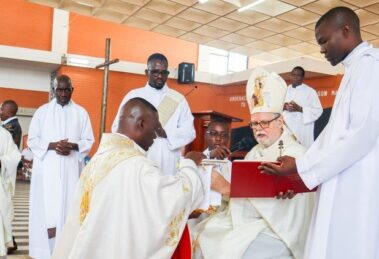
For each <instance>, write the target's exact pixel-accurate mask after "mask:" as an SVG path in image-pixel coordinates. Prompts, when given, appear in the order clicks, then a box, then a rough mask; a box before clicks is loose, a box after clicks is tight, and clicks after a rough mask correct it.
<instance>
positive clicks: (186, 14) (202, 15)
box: [178, 8, 218, 24]
mask: <svg viewBox="0 0 379 259" xmlns="http://www.w3.org/2000/svg"><path fill="white" fill-rule="evenodd" d="M178 17H180V18H183V19H186V20H189V21H193V22H198V23H202V24H205V23H209V22H210V21H212V20H214V19H216V18H217V17H218V16H217V15H215V14H211V13H207V12H204V11H202V10H198V9H195V8H189V9H186V10H184V11H183V12H181V13H180V14H178Z"/></svg>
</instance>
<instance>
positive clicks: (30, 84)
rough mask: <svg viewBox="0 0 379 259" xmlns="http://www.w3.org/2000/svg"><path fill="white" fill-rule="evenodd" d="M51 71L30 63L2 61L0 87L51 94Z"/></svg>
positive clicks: (0, 62) (0, 65) (0, 64)
mask: <svg viewBox="0 0 379 259" xmlns="http://www.w3.org/2000/svg"><path fill="white" fill-rule="evenodd" d="M50 70H51V69H47V68H41V67H37V66H35V65H33V64H32V63H29V62H22V63H21V62H13V61H12V60H5V59H2V60H0V87H7V88H14V89H23V90H33V91H43V92H49V88H50V73H51V72H50Z"/></svg>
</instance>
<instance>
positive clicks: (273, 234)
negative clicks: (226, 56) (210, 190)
mask: <svg viewBox="0 0 379 259" xmlns="http://www.w3.org/2000/svg"><path fill="white" fill-rule="evenodd" d="M285 94H286V84H285V82H284V80H283V79H282V78H281V77H280V76H278V75H276V74H274V73H268V72H266V71H264V70H263V69H260V68H257V69H255V70H254V71H253V73H252V75H251V76H250V78H249V81H248V84H247V87H246V98H247V101H248V104H249V109H250V114H251V127H252V130H253V133H254V137H255V139H256V140H257V142H258V144H257V145H256V146H255V147H254V148H253V149H252V150H251V151H250V152H249V153H248V154H247V155H246V157H245V160H251V161H275V160H276V158H277V157H279V156H280V155H281V154H282V153H283V154H288V155H292V156H299V155H301V154H303V153H304V151H305V149H304V147H303V146H301V145H300V144H299V143H298V142H297V141H296V139H295V138H294V136H293V135H292V134H290V133H289V132H288V130H286V129H285V127H284V125H283V117H282V116H281V113H282V110H283V104H284V97H285ZM260 96H261V98H260ZM278 195H279V196H282V197H283V198H285V197H287V196H290V198H292V197H293V193H292V192H291V191H290V190H289V192H288V193H286V194H284V195H283V194H278ZM313 200H314V194H313V193H306V194H297V195H296V196H295V197H293V198H292V199H283V200H282V199H276V198H249V199H247V198H246V199H243V198H238V199H237V198H231V199H230V201H229V208H228V209H227V210H225V211H222V212H220V213H216V214H215V215H213V216H211V217H209V218H208V219H206V220H205V221H204V222H201V223H199V224H198V225H197V227H196V229H195V231H198V234H197V237H196V240H195V241H194V243H195V255H196V256H197V257H195V258H204V259H230V258H233V259H240V258H243V259H269V258H280V259H292V258H297V259H303V258H304V257H303V252H304V245H305V239H306V235H307V232H308V226H309V223H310V219H311V215H312V209H313V202H314V201H313Z"/></svg>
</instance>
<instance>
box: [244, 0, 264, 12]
mask: <svg viewBox="0 0 379 259" xmlns="http://www.w3.org/2000/svg"><path fill="white" fill-rule="evenodd" d="M264 1H266V0H256V1H254V2H252V3H250V4H248V5H245V6H242V7H241V8H240V9H238V12H243V11H245V10H247V9H250V8H251V7H253V6H256V5H259V4H260V3H263V2H264Z"/></svg>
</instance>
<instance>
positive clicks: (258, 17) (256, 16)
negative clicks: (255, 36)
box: [226, 10, 270, 25]
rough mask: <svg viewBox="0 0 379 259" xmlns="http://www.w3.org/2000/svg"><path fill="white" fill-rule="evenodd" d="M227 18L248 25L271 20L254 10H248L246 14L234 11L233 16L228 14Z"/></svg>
mask: <svg viewBox="0 0 379 259" xmlns="http://www.w3.org/2000/svg"><path fill="white" fill-rule="evenodd" d="M226 17H227V18H230V19H233V20H236V21H240V22H244V23H247V24H249V25H253V24H256V23H258V22H261V21H264V20H267V19H269V18H270V16H268V15H265V14H262V13H259V12H255V11H253V10H246V11H244V12H238V11H234V12H232V13H231V14H228V15H227V16H226Z"/></svg>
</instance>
